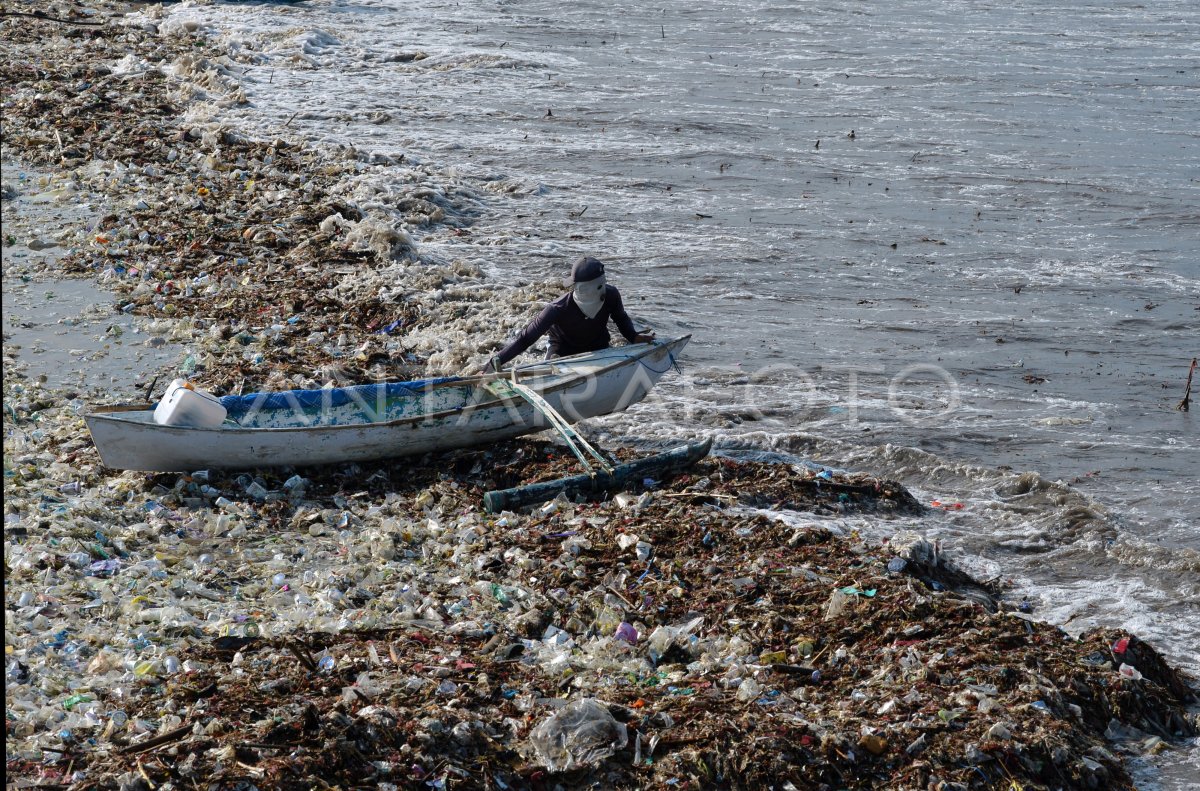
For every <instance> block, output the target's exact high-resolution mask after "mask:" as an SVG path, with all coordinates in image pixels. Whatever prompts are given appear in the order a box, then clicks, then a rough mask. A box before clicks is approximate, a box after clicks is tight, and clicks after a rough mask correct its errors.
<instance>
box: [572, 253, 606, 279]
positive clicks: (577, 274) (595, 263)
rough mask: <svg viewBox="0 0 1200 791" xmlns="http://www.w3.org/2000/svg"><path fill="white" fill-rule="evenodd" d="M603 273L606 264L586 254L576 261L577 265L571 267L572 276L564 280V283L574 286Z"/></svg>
mask: <svg viewBox="0 0 1200 791" xmlns="http://www.w3.org/2000/svg"><path fill="white" fill-rule="evenodd" d="M603 274H604V264H602V263H600V261H599V259H596V258H592V257H591V256H590V255H585V256H584V257H583V258H580V259H579V260H578V261H576V262H575V266H573V267H571V276H570V277H568V278H566V279H564V280H563V285H564V286H572V285H575V284H576V283H586V282H588V281H589V280H595V279H596V278H598V277H600V276H601V275H603Z"/></svg>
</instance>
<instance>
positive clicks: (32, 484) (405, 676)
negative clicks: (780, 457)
mask: <svg viewBox="0 0 1200 791" xmlns="http://www.w3.org/2000/svg"><path fill="white" fill-rule="evenodd" d="M44 447H46V448H47V450H45V451H40V452H38V453H33V454H30V455H29V456H28V457H21V458H20V460H19V461H17V463H16V464H15V465H14V466H13V469H12V470H11V475H9V476H8V478H7V488H8V494H9V496H8V499H7V502H6V517H5V558H6V562H7V580H6V592H5V597H6V654H7V656H6V661H7V681H8V684H7V692H6V703H7V711H8V725H9V741H8V745H9V751H8V759H9V763H8V768H9V772H10V776H11V775H12V773H14V772H16V773H17V774H18V775H19V776H23V777H39V778H43V779H45V780H48V781H49V780H53V781H54V782H62V783H78V784H79V787H116V785H120V784H122V783H124V784H126V785H128V784H129V783H133V784H137V783H140V782H144V778H143V777H142V775H143V773H144V775H145V777H146V778H149V780H150V782H152V783H154V784H155V786H156V787H157V786H158V785H161V784H164V783H172V784H175V786H176V787H187V786H190V785H191V783H192V782H193V781H200V780H205V781H208V782H220V783H233V782H235V781H244V782H251V783H254V784H255V785H257V786H259V787H269V786H274V785H277V784H287V783H291V782H301V781H298V780H296V779H297V778H300V779H301V780H302V782H303V783H312V782H316V780H315V779H314V778H321V779H322V781H324V782H328V783H330V784H345V785H350V784H361V783H374V784H379V785H380V787H389V784H390V786H391V787H414V786H417V785H421V784H425V783H434V785H435V786H437V785H438V784H444V785H445V786H446V787H450V786H453V785H455V784H456V783H459V784H464V785H471V786H483V785H487V784H491V785H492V786H493V787H497V788H503V787H513V788H516V787H527V786H529V785H530V784H537V783H541V782H543V781H544V782H546V783H553V782H563V783H564V784H566V785H567V786H570V785H572V784H575V783H584V782H599V783H601V784H602V785H605V786H606V787H634V786H638V787H646V786H653V787H668V786H669V787H679V786H690V787H731V786H735V785H742V786H745V787H752V786H762V785H766V784H769V783H779V782H781V779H791V780H792V782H793V783H794V784H795V785H796V786H797V787H819V786H821V785H827V786H829V787H856V788H881V787H894V788H911V787H918V786H919V787H924V786H926V785H927V784H928V783H930V782H934V783H935V784H936V783H945V784H959V785H961V786H962V787H986V786H987V785H988V784H991V785H993V786H994V785H995V784H996V783H999V782H1001V779H1002V778H1008V777H1010V776H1011V777H1012V778H1016V779H1018V780H1020V781H1021V782H1023V783H1029V784H1031V785H1030V787H1038V784H1042V785H1053V786H1054V787H1068V788H1085V787H1109V788H1120V787H1129V780H1128V776H1127V774H1126V772H1125V769H1124V767H1123V764H1122V761H1121V759H1120V758H1119V757H1118V756H1119V752H1120V750H1121V749H1122V747H1124V748H1127V749H1129V750H1136V751H1143V750H1146V749H1151V750H1153V749H1162V748H1163V747H1164V746H1166V745H1167V744H1168V743H1169V742H1170V741H1171V740H1172V739H1174V738H1176V737H1178V736H1180V735H1183V734H1188V733H1194V732H1195V728H1196V723H1195V721H1194V720H1192V719H1189V718H1188V716H1189V715H1187V714H1186V712H1185V710H1184V707H1183V703H1184V701H1185V700H1186V699H1187V697H1188V695H1190V694H1191V693H1190V690H1189V688H1188V687H1187V686H1186V684H1185V683H1184V681H1183V680H1181V679H1179V678H1178V677H1177V676H1176V675H1175V674H1174V673H1173V671H1171V669H1170V668H1168V667H1167V666H1166V665H1165V664H1164V663H1163V662H1162V661H1161V659H1159V658H1158V656H1157V654H1155V653H1154V651H1153V650H1152V649H1150V648H1149V647H1148V646H1146V645H1145V644H1143V643H1141V642H1140V641H1138V640H1137V639H1136V638H1134V637H1132V636H1129V635H1118V634H1115V633H1112V632H1097V633H1094V634H1091V635H1087V636H1085V637H1084V638H1083V639H1082V640H1073V639H1071V638H1068V637H1067V636H1066V635H1065V634H1063V633H1062V632H1060V631H1059V630H1057V629H1054V628H1051V627H1047V626H1044V625H1040V624H1037V623H1034V622H1032V621H1031V620H1028V619H1027V617H1026V616H1024V615H1023V614H1021V613H1019V612H1017V611H1015V608H1010V607H1007V606H1005V605H1004V603H1003V600H1002V599H1000V603H1001V606H1000V608H999V609H998V611H997V612H996V613H988V612H987V610H986V609H985V608H984V607H983V606H981V604H980V603H979V602H978V601H976V600H973V599H972V598H968V597H964V596H962V595H960V594H958V593H956V592H955V591H954V590H953V587H952V586H953V585H954V584H955V583H954V579H955V577H954V576H953V574H952V573H947V574H945V575H943V574H942V573H941V572H940V571H939V570H938V569H939V567H940V566H930V565H929V564H928V562H927V561H926V560H925V558H927V557H928V555H929V554H930V553H929V547H928V545H922V543H921V541H920V540H919V538H917V537H914V536H913V535H912V534H911V533H904V532H903V531H901V533H900V534H898V537H897V540H896V549H895V550H894V551H893V550H892V549H891V548H890V547H889V546H888V545H884V546H882V547H878V546H875V547H873V546H868V545H866V544H864V543H862V542H861V541H859V540H857V539H855V538H853V537H839V536H836V535H834V534H832V533H831V532H829V531H826V530H821V529H804V528H799V529H798V528H793V527H789V526H788V525H786V524H784V523H783V522H781V521H778V520H775V519H771V518H768V517H767V516H764V515H762V514H761V513H759V512H757V511H756V508H757V506H756V504H757V503H760V502H762V501H763V499H764V498H765V499H768V500H777V499H779V500H786V501H787V502H788V508H789V509H801V510H805V511H807V512H810V513H811V512H813V511H814V510H824V509H836V510H840V511H841V512H856V513H865V514H875V515H877V517H878V518H880V519H888V520H893V521H895V522H896V525H897V528H902V527H903V526H904V525H905V521H906V516H907V515H909V514H911V513H913V512H914V508H919V506H913V505H912V504H910V503H908V502H907V497H906V495H907V493H904V492H903V490H902V489H901V488H900V487H898V486H896V485H895V484H892V483H889V482H885V481H874V480H872V479H868V478H866V477H864V476H858V477H857V478H856V483H853V484H851V483H850V482H849V480H848V479H841V476H834V477H833V478H832V479H822V480H823V481H824V482H825V484H828V483H842V484H845V485H847V486H851V485H853V486H858V487H861V489H860V491H859V492H858V493H856V494H854V495H853V496H852V497H844V495H846V492H844V491H843V492H838V491H836V490H829V489H828V487H827V486H825V485H824V484H823V485H822V488H817V487H816V486H811V485H809V484H811V482H813V481H814V480H816V476H815V475H814V474H813V472H812V471H811V470H808V469H805V468H803V467H789V466H780V465H774V466H773V465H767V464H756V463H750V462H734V461H731V460H727V459H710V460H706V461H704V462H701V463H700V464H699V465H697V467H696V468H694V469H693V470H692V471H691V472H690V473H689V474H688V475H685V476H681V477H680V478H677V479H675V480H672V481H664V482H653V484H654V486H653V488H650V489H646V490H644V491H635V492H631V493H630V494H631V495H633V497H630V498H613V499H612V500H610V501H607V502H603V503H572V502H567V501H565V500H556V501H552V502H550V503H547V504H545V505H543V506H540V507H538V508H535V509H532V510H531V512H530V513H527V514H516V513H503V514H500V515H495V516H491V515H484V514H483V513H482V511H481V510H480V506H479V503H480V500H481V496H482V493H483V491H485V490H487V489H490V488H494V487H496V486H508V485H512V484H514V483H516V482H519V481H528V480H534V479H538V478H550V477H555V476H558V475H561V474H562V473H564V472H566V471H569V470H571V469H572V466H571V461H570V459H569V457H568V455H567V454H565V453H564V452H563V450H562V449H561V448H559V447H556V446H553V445H545V444H540V443H534V442H521V443H509V444H505V445H499V446H496V447H494V448H492V449H490V450H487V451H473V452H459V453H455V454H448V455H445V456H441V457H438V458H434V459H428V460H426V462H427V463H424V464H421V465H418V466H411V465H404V466H400V465H396V466H391V465H387V464H377V465H354V466H350V467H346V468H344V469H336V468H334V469H330V468H326V469H323V470H320V471H302V472H286V473H285V472H281V473H279V474H270V473H259V474H257V475H249V474H241V475H236V474H217V473H214V472H204V471H197V472H196V473H193V474H190V475H155V476H143V475H136V474H123V475H111V474H104V473H103V472H102V471H100V470H98V469H97V468H96V466H95V464H94V462H93V461H91V460H90V459H91V458H92V456H91V452H90V451H89V450H86V449H75V450H71V451H66V452H65V453H61V452H60V453H55V452H53V451H51V450H49V448H51V447H53V446H52V445H51V444H50V443H46V444H45V446H44ZM71 454H74V457H73V460H72V461H71V462H65V461H63V460H62V459H64V458H67V457H70V456H71ZM839 479H840V480H839ZM806 482H808V484H806ZM797 492H806V493H805V494H803V495H800V494H797ZM906 558H907V560H905V565H906V568H905V569H896V568H895V567H896V565H897V564H895V563H893V561H895V560H897V559H906ZM942 564H944V561H943V562H942ZM918 569H919V571H917V570H918ZM910 571H912V572H915V576H914V573H910ZM950 571H951V572H952V571H953V570H952V569H950ZM935 577H937V579H943V580H947V581H949V584H935V583H937V579H935ZM939 587H940V588H941V590H940V591H939V590H937V588H939ZM1134 670H1136V673H1134V672H1132V671H1134ZM1113 739H1116V740H1117V741H1113ZM68 770H69V771H70V775H68V774H67V772H68ZM122 778H124V780H122ZM1064 778H1065V779H1064ZM139 787H140V786H139ZM146 787H150V786H149V784H146ZM944 787H957V786H953V785H945V786H944Z"/></svg>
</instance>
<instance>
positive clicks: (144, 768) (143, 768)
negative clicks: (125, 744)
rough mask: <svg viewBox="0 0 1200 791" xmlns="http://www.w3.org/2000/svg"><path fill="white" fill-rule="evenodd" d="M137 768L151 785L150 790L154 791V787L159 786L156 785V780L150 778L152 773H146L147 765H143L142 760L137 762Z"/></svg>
mask: <svg viewBox="0 0 1200 791" xmlns="http://www.w3.org/2000/svg"><path fill="white" fill-rule="evenodd" d="M137 768H138V774H140V775H141V776H142V778H143V779H144V780H145V781H146V783H147V784H148V785H149V786H150V791H154V789H156V788H158V786H156V785H155V784H154V781H153V780H151V779H150V775H148V774H146V767H144V766H142V762H141V761H138V762H137Z"/></svg>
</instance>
